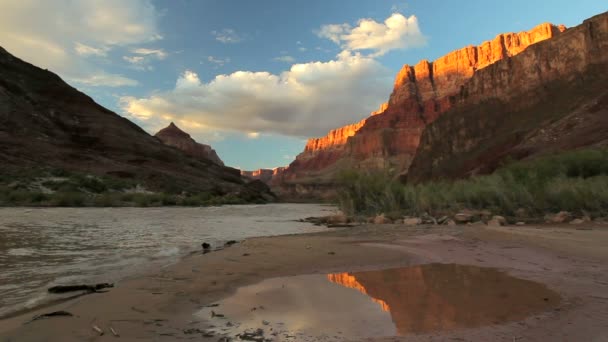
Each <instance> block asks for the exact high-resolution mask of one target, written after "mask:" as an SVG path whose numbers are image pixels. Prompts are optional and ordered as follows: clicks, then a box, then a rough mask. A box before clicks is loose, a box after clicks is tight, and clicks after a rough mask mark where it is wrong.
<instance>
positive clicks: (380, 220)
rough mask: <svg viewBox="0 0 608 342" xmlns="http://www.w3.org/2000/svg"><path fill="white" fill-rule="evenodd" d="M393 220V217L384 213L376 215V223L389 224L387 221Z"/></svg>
mask: <svg viewBox="0 0 608 342" xmlns="http://www.w3.org/2000/svg"><path fill="white" fill-rule="evenodd" d="M391 222H392V221H391V219H389V218H388V217H386V216H384V214H380V215H378V216H376V217H374V224H387V223H391Z"/></svg>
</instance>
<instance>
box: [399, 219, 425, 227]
mask: <svg viewBox="0 0 608 342" xmlns="http://www.w3.org/2000/svg"><path fill="white" fill-rule="evenodd" d="M403 224H404V225H406V226H417V225H419V224H422V220H421V219H420V218H418V217H405V218H403Z"/></svg>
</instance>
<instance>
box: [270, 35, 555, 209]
mask: <svg viewBox="0 0 608 342" xmlns="http://www.w3.org/2000/svg"><path fill="white" fill-rule="evenodd" d="M565 30H566V29H565V27H564V26H554V25H551V24H541V25H539V26H537V27H535V28H534V29H532V30H530V31H526V32H521V33H506V34H501V35H498V36H497V37H496V38H494V39H493V40H491V41H487V42H484V43H483V44H481V45H479V46H468V47H465V48H463V49H460V50H457V51H453V52H451V53H449V54H447V55H445V56H443V57H441V58H439V59H437V60H436V61H434V62H429V61H426V60H423V61H421V62H419V63H418V64H417V65H415V66H410V65H405V66H403V68H402V69H401V71H400V72H399V73H398V74H397V76H396V78H395V83H394V88H393V91H392V93H391V95H390V98H389V101H388V102H387V103H386V104H383V105H382V106H381V108H380V109H379V110H378V111H376V112H374V113H372V115H371V116H369V117H368V118H366V119H364V120H362V121H360V122H358V123H356V124H353V125H348V126H345V127H342V128H339V129H336V130H332V131H331V132H329V134H328V135H327V136H325V137H322V138H315V139H310V140H309V141H308V143H307V144H306V148H305V150H304V152H302V153H301V154H299V155H298V156H297V157H296V160H295V161H294V162H292V163H291V164H290V165H289V167H288V168H287V169H286V170H285V172H284V173H283V174H282V176H281V177H280V178H279V179H276V180H275V179H273V180H272V181H271V184H272V186H273V188H274V189H275V191H276V192H278V193H280V194H282V195H284V196H298V195H301V194H306V195H311V196H316V197H330V196H331V195H333V193H331V189H332V188H333V186H332V185H333V184H334V182H335V178H336V177H337V176H338V175H339V173H340V172H341V171H343V170H353V169H354V170H356V169H364V170H383V171H386V172H389V173H391V174H398V173H401V172H403V170H406V169H407V168H408V167H409V165H410V163H411V161H412V159H413V158H414V155H415V153H416V150H417V148H418V145H419V142H420V137H421V135H422V132H423V131H424V128H425V127H426V126H427V125H429V124H430V123H432V122H434V121H435V120H436V119H437V118H438V117H439V116H440V115H441V114H442V113H445V112H446V111H448V110H450V109H451V108H452V107H454V106H455V105H456V104H457V98H458V96H459V94H460V93H461V89H462V87H463V86H464V84H465V83H467V82H468V81H469V80H470V79H471V78H473V77H474V76H475V75H476V74H477V73H478V72H479V71H480V70H483V69H485V68H487V67H489V66H491V65H493V64H494V63H496V62H498V61H501V60H505V59H507V60H510V57H512V56H516V55H518V54H520V53H521V52H523V51H524V50H526V48H528V47H529V46H530V45H533V44H536V43H538V42H541V41H544V40H547V39H550V38H553V37H555V36H557V35H560V34H562V32H564V31H565ZM328 191H329V192H328Z"/></svg>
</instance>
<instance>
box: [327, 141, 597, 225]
mask: <svg viewBox="0 0 608 342" xmlns="http://www.w3.org/2000/svg"><path fill="white" fill-rule="evenodd" d="M339 184H340V191H339V196H338V205H339V206H340V208H341V209H342V210H343V211H345V212H347V213H349V214H366V215H376V214H380V213H395V212H399V213H402V214H408V215H421V214H423V213H429V214H444V213H450V212H454V211H457V210H461V209H463V208H469V209H490V210H492V211H494V212H500V213H502V214H504V215H512V214H514V213H515V212H516V210H517V209H518V208H526V209H527V210H529V212H530V213H532V214H537V215H540V214H542V213H544V212H548V211H551V212H555V211H560V210H568V211H573V212H579V213H583V212H586V213H594V214H597V215H606V214H608V150H598V149H589V150H580V151H571V152H567V153H562V154H556V155H549V156H544V157H539V158H536V159H533V160H530V161H518V162H511V163H508V164H507V165H505V166H503V167H502V168H500V169H499V170H497V171H496V172H495V173H494V174H491V175H483V176H475V177H471V178H469V179H463V180H456V181H435V182H429V183H425V184H417V185H403V184H400V183H399V182H397V181H396V180H395V179H393V178H391V177H390V176H389V175H387V174H385V173H376V174H373V173H369V174H364V173H355V172H347V173H343V174H342V175H340V177H339Z"/></svg>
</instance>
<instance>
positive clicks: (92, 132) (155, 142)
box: [0, 48, 270, 201]
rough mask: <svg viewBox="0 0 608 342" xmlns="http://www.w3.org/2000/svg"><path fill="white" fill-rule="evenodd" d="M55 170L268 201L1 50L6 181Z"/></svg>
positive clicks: (236, 175) (0, 165) (232, 174)
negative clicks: (15, 177)
mask: <svg viewBox="0 0 608 342" xmlns="http://www.w3.org/2000/svg"><path fill="white" fill-rule="evenodd" d="M49 170H51V171H52V172H56V171H67V172H74V173H79V174H86V175H92V176H98V177H102V176H103V177H111V178H115V179H125V180H130V181H132V182H137V183H139V184H141V185H142V186H145V187H146V188H147V189H149V190H152V191H159V192H170V193H181V192H183V191H188V192H192V193H203V192H204V193H208V194H210V195H211V196H224V195H233V196H236V197H238V198H242V199H244V200H245V201H254V200H265V199H266V198H270V197H269V196H267V194H266V192H268V188H267V187H264V189H262V188H261V186H260V185H259V184H253V185H251V186H250V183H246V182H245V181H244V180H243V178H242V177H241V175H240V172H239V170H236V169H233V168H228V167H224V166H222V165H219V164H218V163H217V162H215V161H212V160H210V159H208V158H204V157H198V158H193V157H191V156H190V155H187V154H185V153H184V152H182V151H180V150H178V149H175V148H172V147H170V146H167V145H165V144H163V143H162V142H161V141H160V140H159V139H157V138H155V137H153V136H151V135H149V134H148V133H146V132H145V131H144V130H142V129H141V128H140V127H138V126H137V125H135V124H134V123H132V122H131V121H129V120H127V119H126V118H124V117H121V116H119V115H117V114H116V113H113V112H112V111H110V110H108V109H106V108H104V107H102V106H101V105H99V104H97V103H95V101H93V99H91V98H90V97H89V96H87V95H86V94H84V93H82V92H80V91H78V90H77V89H75V88H73V87H71V86H69V85H68V84H66V83H65V82H64V81H63V80H62V79H61V78H60V77H59V76H57V75H55V74H54V73H52V72H50V71H48V70H43V69H40V68H38V67H36V66H34V65H31V64H29V63H27V62H24V61H22V60H20V59H19V58H17V57H15V56H13V55H11V54H10V53H9V52H7V51H6V50H4V49H3V48H0V176H1V177H0V179H2V180H8V181H9V182H10V180H11V177H14V176H18V177H21V178H25V177H30V176H31V177H38V176H40V174H42V173H45V172H47V171H49Z"/></svg>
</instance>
